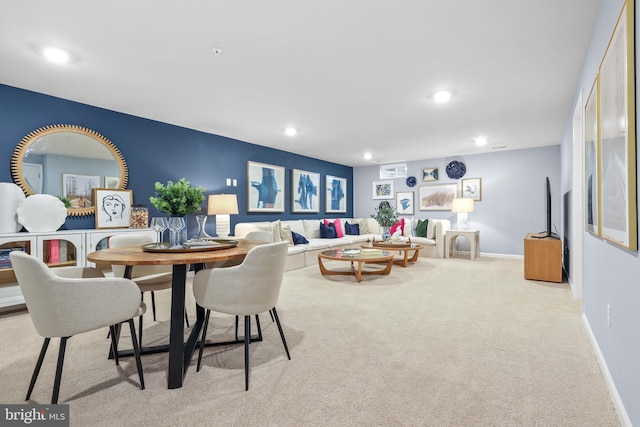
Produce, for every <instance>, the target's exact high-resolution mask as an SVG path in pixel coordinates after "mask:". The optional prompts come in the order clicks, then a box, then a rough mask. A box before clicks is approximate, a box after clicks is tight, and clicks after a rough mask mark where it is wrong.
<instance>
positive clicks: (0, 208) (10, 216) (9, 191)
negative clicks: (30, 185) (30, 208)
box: [0, 182, 25, 233]
mask: <svg viewBox="0 0 640 427" xmlns="http://www.w3.org/2000/svg"><path fill="white" fill-rule="evenodd" d="M24 199H25V195H24V192H23V191H22V189H21V188H20V187H18V186H17V185H16V184H14V183H13V182H0V200H2V203H0V233H16V232H18V231H20V229H21V228H22V225H20V223H19V222H18V217H17V215H16V209H18V205H19V204H20V202H21V201H23V200H24Z"/></svg>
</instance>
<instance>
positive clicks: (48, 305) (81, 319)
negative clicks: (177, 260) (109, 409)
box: [9, 251, 146, 404]
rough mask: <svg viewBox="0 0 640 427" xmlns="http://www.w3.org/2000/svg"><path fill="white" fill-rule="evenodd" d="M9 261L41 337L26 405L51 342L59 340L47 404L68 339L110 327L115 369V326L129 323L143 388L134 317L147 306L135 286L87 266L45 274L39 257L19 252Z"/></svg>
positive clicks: (57, 389) (54, 398)
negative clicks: (103, 274) (52, 339)
mask: <svg viewBox="0 0 640 427" xmlns="http://www.w3.org/2000/svg"><path fill="white" fill-rule="evenodd" d="M9 256H10V258H11V264H12V266H13V271H14V273H15V275H16V278H17V280H18V285H19V286H20V291H21V292H22V294H23V296H24V301H25V304H26V305H27V309H28V310H29V315H30V316H31V320H32V322H33V325H34V326H35V328H36V331H37V332H38V334H39V335H40V336H42V337H44V343H43V344H42V348H41V350H40V356H39V357H38V361H37V362H36V366H35V369H34V370H33V374H32V376H31V382H30V384H29V390H28V391H27V397H26V400H29V399H30V398H31V393H32V392H33V388H34V386H35V383H36V380H37V378H38V374H39V373H40V368H41V367H42V362H43V361H44V357H45V355H46V352H47V349H48V347H49V343H50V341H51V338H54V337H55V338H60V348H59V351H58V362H57V367H56V375H55V380H54V385H53V394H52V397H51V403H52V404H56V403H58V397H59V392H60V382H61V380H62V367H63V364H64V355H65V349H66V345H67V340H68V339H69V338H70V337H72V336H74V335H77V334H80V333H83V332H88V331H93V330H95V329H99V328H103V327H109V329H110V331H111V346H112V350H113V354H114V356H115V357H114V359H115V362H116V365H118V364H119V359H118V343H117V336H118V334H117V333H116V325H120V324H121V323H123V322H128V323H129V328H130V330H131V341H132V344H133V351H134V355H135V360H136V367H137V369H138V376H139V378H140V389H144V376H143V373H142V362H141V360H140V349H139V347H138V340H137V339H136V331H135V327H134V325H133V318H134V317H136V316H141V315H142V314H143V313H144V312H145V310H146V306H145V305H144V303H143V302H142V300H141V296H140V291H139V289H138V287H137V286H136V284H135V283H133V282H132V281H131V280H128V279H124V278H105V277H103V276H102V273H101V272H100V271H99V270H96V269H92V268H87V267H77V268H75V267H64V268H60V269H59V270H60V271H59V272H54V270H56V269H50V268H49V267H48V266H47V265H46V264H45V263H43V262H42V261H40V260H39V259H38V258H36V257H34V256H31V255H29V254H27V253H25V252H22V251H13V252H11V253H10V255H9ZM101 276H102V277H101Z"/></svg>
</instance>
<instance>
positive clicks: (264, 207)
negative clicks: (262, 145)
mask: <svg viewBox="0 0 640 427" xmlns="http://www.w3.org/2000/svg"><path fill="white" fill-rule="evenodd" d="M247 182H248V185H247V192H248V197H247V211H249V212H284V197H285V196H284V188H285V187H284V185H285V182H284V167H282V166H274V165H268V164H266V163H258V162H252V161H249V162H247Z"/></svg>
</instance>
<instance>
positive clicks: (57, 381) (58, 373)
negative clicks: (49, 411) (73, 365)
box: [51, 337, 69, 405]
mask: <svg viewBox="0 0 640 427" xmlns="http://www.w3.org/2000/svg"><path fill="white" fill-rule="evenodd" d="M68 339H69V337H62V338H60V350H59V351H58V365H57V366H56V379H55V381H54V382H53V395H52V396H51V404H52V405H55V404H57V403H58V394H59V393H60V381H61V380H62V366H63V365H64V351H65V349H66V348H67V340H68Z"/></svg>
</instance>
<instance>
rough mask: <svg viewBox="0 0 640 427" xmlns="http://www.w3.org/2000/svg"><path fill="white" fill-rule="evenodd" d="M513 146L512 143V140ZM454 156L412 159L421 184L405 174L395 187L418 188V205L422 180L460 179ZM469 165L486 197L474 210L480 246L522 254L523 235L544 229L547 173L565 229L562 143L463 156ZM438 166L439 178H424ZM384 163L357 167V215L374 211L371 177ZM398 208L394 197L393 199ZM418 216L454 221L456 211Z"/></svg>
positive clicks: (556, 219)
mask: <svg viewBox="0 0 640 427" xmlns="http://www.w3.org/2000/svg"><path fill="white" fill-rule="evenodd" d="M507 145H508V144H507ZM451 160H454V158H440V159H427V160H415V161H411V162H407V165H408V168H409V175H412V176H415V177H416V179H417V180H418V184H417V185H416V186H415V187H413V188H410V187H407V185H406V183H405V179H404V178H402V179H396V180H394V184H395V185H394V186H395V191H396V192H397V191H413V192H414V198H415V200H416V204H418V202H417V200H418V189H419V187H420V186H422V185H437V184H450V183H457V184H458V195H459V196H460V192H461V188H460V180H453V179H450V178H449V177H448V176H447V174H446V172H445V167H446V165H447V164H448V163H449V162H450V161H451ZM455 160H461V161H463V162H464V163H465V166H466V167H467V173H466V174H465V176H464V177H463V179H464V178H482V201H480V202H476V211H475V212H473V213H470V214H469V228H474V229H478V230H480V251H482V252H486V253H496V254H509V255H523V252H524V237H525V235H526V234H527V233H531V232H534V233H537V232H541V231H543V230H544V229H545V227H546V225H545V222H546V207H545V206H546V205H545V177H547V176H548V177H549V179H550V181H551V193H552V197H553V200H552V206H553V209H552V210H553V212H552V222H553V224H554V225H555V227H556V229H557V231H558V232H559V231H560V224H561V222H562V221H561V218H560V204H561V202H562V195H561V193H560V145H553V146H549V147H543V148H531V149H526V150H512V151H497V152H493V153H487V154H476V155H469V156H459V157H456V158H455ZM431 167H437V168H439V174H440V179H439V180H438V181H437V182H428V183H427V182H422V169H423V168H431ZM379 170H380V166H379V165H374V166H367V167H358V168H355V169H354V171H353V182H354V198H353V203H354V204H353V210H354V217H358V218H359V217H367V216H369V215H371V214H372V213H373V212H374V208H375V207H377V206H378V204H379V202H380V201H379V200H373V198H372V182H373V181H379V180H380V173H379ZM390 202H392V203H391V205H392V206H394V207H395V200H390ZM414 216H415V217H416V218H446V219H450V220H451V222H452V225H455V222H456V214H455V213H452V212H450V211H447V212H442V211H419V210H416V211H415V214H414Z"/></svg>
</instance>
